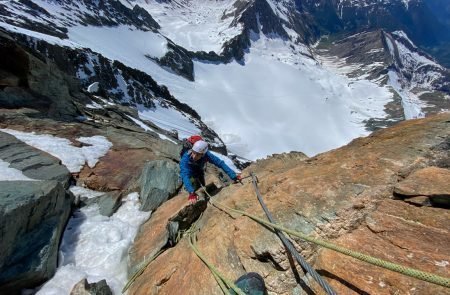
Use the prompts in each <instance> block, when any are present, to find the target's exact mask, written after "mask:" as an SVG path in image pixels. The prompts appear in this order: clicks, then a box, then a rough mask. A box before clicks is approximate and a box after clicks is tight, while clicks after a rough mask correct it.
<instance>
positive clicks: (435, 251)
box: [130, 113, 450, 294]
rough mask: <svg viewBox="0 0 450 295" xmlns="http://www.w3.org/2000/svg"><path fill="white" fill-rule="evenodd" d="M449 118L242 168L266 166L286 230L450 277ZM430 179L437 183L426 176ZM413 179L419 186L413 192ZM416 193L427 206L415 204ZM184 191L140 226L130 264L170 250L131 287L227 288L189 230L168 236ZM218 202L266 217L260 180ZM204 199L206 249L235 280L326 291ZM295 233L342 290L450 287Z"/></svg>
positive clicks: (261, 233)
mask: <svg viewBox="0 0 450 295" xmlns="http://www.w3.org/2000/svg"><path fill="white" fill-rule="evenodd" d="M449 122H450V116H449V114H448V113H445V114H440V115H437V116H431V117H430V118H428V119H420V120H410V121H406V122H403V123H399V124H397V125H395V126H393V127H389V128H387V129H384V130H380V131H378V132H375V133H373V134H372V135H370V136H368V137H366V138H359V139H356V140H354V141H353V142H351V143H350V144H349V145H347V146H345V147H342V148H339V149H337V150H334V151H330V152H327V153H324V154H320V155H318V156H316V157H313V158H307V157H305V156H303V157H302V156H298V155H297V154H286V155H282V156H277V157H269V158H268V159H265V160H259V161H257V162H256V163H254V164H252V165H251V166H250V167H248V168H247V169H246V170H244V174H247V173H249V172H250V171H253V172H255V173H256V174H257V176H258V179H259V188H260V191H261V193H262V195H263V196H264V199H265V202H266V204H267V206H268V208H269V210H270V211H271V212H272V214H273V215H274V218H275V219H276V220H277V221H278V222H279V223H281V224H283V225H285V226H286V227H288V228H291V229H294V230H298V231H301V232H302V233H305V234H308V235H311V236H313V237H316V238H321V239H325V240H330V241H332V242H333V243H336V244H338V245H342V246H344V247H348V248H351V249H353V250H356V251H360V252H363V253H367V254H369V255H373V256H376V257H379V258H382V259H385V260H389V261H392V262H395V263H399V264H402V265H405V266H409V267H414V268H418V269H421V270H424V271H429V272H433V273H436V274H438V275H441V276H448V266H447V265H448V259H449V257H450V252H448V247H447V246H446V245H448V243H449V241H450V228H449V227H448V222H447V220H448V218H449V217H450V216H449V212H448V209H445V208H448V197H449V196H450V191H449V190H448V185H447V183H449V182H450V181H449V180H450V179H449V178H448V171H449V167H450V162H449V161H450V158H449V156H450V150H449V140H450V138H449V136H448V130H450V126H449ZM431 177H433V179H436V180H438V179H439V181H436V182H430V181H428V180H429V179H430V178H431ZM419 179H420V180H419ZM411 183H416V184H418V185H417V186H416V188H414V187H411ZM419 184H420V185H419ZM418 186H420V189H418V188H417V187H418ZM409 187H411V188H409ZM419 190H420V191H419ZM419 195H420V196H421V197H422V198H424V199H427V200H428V201H429V202H428V203H426V202H415V201H412V202H411V200H410V199H411V198H414V197H417V196H419ZM184 198H185V196H184V195H183V194H182V195H179V196H176V197H174V198H172V199H170V200H169V201H167V202H166V203H164V204H163V205H162V206H161V207H160V208H158V209H157V210H156V212H155V214H154V215H153V217H152V218H151V219H150V220H149V221H148V222H147V223H146V224H144V225H143V226H142V227H141V232H140V234H139V236H138V238H137V240H136V242H135V246H134V249H133V250H132V257H134V258H133V259H132V260H131V263H132V264H131V269H135V267H137V266H138V265H139V263H140V262H142V261H143V260H144V257H145V258H148V257H150V256H151V255H152V253H153V254H154V253H156V252H157V251H159V250H160V249H163V250H165V251H164V253H163V254H161V255H160V256H158V257H157V258H156V259H155V260H154V261H153V262H151V263H150V264H149V266H148V267H147V268H146V269H145V271H144V273H143V274H142V275H141V276H140V277H139V278H137V279H136V281H135V282H134V284H133V285H132V286H131V291H130V293H131V294H141V293H142V292H146V293H150V294H174V293H177V290H180V288H181V289H183V292H184V293H185V294H221V291H220V288H219V287H218V285H217V283H216V281H215V280H214V277H213V276H212V275H211V273H210V272H209V270H208V268H206V266H205V265H204V264H203V263H202V262H201V260H200V259H199V258H198V257H197V256H196V255H195V254H194V252H193V251H192V250H191V249H190V247H189V245H188V243H187V238H186V237H184V238H182V239H181V240H179V241H178V243H177V244H176V245H175V246H168V245H169V244H166V242H167V241H168V239H169V237H170V235H171V233H170V232H171V230H170V229H171V226H170V224H171V220H174V218H175V217H176V216H177V214H182V212H184V211H186V210H188V207H187V208H186V207H185V206H186V205H184V201H183V199H184ZM439 198H440V200H439V201H440V202H436V201H437V200H438V199H439ZM442 199H444V200H446V201H445V202H444V203H443V202H442ZM213 200H214V201H215V202H220V203H223V204H225V205H227V206H229V207H232V208H237V209H240V210H244V211H246V212H250V213H252V214H256V215H258V216H260V217H263V218H264V213H263V212H262V210H261V208H260V205H259V204H258V202H257V200H256V197H255V195H254V191H253V188H252V184H251V183H245V184H244V185H233V186H228V187H225V188H223V189H222V190H221V191H220V192H219V193H218V194H216V195H215V196H214V197H213ZM445 203H446V205H444V204H445ZM198 206H202V208H203V207H205V208H206V210H205V211H204V212H203V215H202V217H201V218H200V220H199V221H198V222H197V225H198V227H199V228H200V230H199V233H198V234H197V238H198V247H199V249H200V250H201V251H202V253H203V255H204V256H205V257H207V259H208V260H209V262H211V263H213V264H214V265H215V266H216V267H217V268H218V269H219V270H220V271H221V272H222V273H223V274H224V275H225V276H226V277H227V278H229V279H236V278H238V277H239V276H241V275H242V274H244V273H246V272H258V273H259V274H261V275H262V276H263V277H264V280H265V283H266V286H267V288H268V291H269V293H270V294H292V292H294V293H295V292H297V293H299V294H302V293H303V292H313V293H320V292H321V291H320V287H319V286H318V285H317V284H316V283H315V282H314V281H313V280H312V278H311V277H310V276H308V275H305V274H304V273H303V272H302V271H301V269H300V268H298V267H297V269H296V270H295V271H293V268H292V265H291V264H290V262H289V259H288V256H287V255H286V249H285V248H284V247H283V246H282V244H281V243H280V241H279V240H278V239H277V238H276V236H275V235H274V234H273V233H272V232H271V231H270V230H268V229H267V228H264V227H262V226H260V225H258V224H257V223H255V222H254V221H252V220H250V219H248V218H246V217H244V216H230V215H228V214H227V213H225V212H222V211H220V210H218V209H217V208H215V207H214V206H211V204H207V206H206V204H204V205H200V204H199V205H198ZM199 209H200V208H197V209H196V210H199ZM189 210H194V212H196V211H195V209H194V208H192V209H189ZM177 212H179V213H177ZM192 216H193V215H192ZM192 216H191V217H192ZM194 217H195V216H194ZM188 219H189V218H185V219H184V220H188ZM194 219H195V218H194ZM186 227H187V225H186V224H185V225H184V228H186ZM292 240H293V242H294V245H295V247H296V248H297V249H298V250H299V251H300V253H302V255H304V256H305V257H306V258H307V260H308V261H309V262H310V263H312V265H313V266H314V267H315V268H316V269H317V271H318V272H319V273H320V274H321V275H322V276H323V277H324V278H325V279H326V280H327V281H328V282H329V283H330V284H331V286H332V287H333V288H334V289H335V290H336V291H337V293H338V294H392V293H398V294H402V293H405V294H406V293H409V294H445V293H446V292H447V290H446V289H445V288H443V287H439V286H436V285H432V284H429V283H426V282H422V281H419V280H416V279H412V278H409V277H406V276H403V275H400V274H397V273H394V272H391V271H387V270H384V269H381V268H378V267H375V266H371V265H367V264H365V263H363V262H359V261H356V260H354V259H351V258H348V257H346V256H343V255H341V254H337V253H334V252H332V251H331V250H325V249H319V248H318V247H317V246H314V245H311V244H309V243H307V242H304V241H301V240H299V239H297V238H293V239H292ZM296 272H298V274H296ZM305 284H306V285H307V286H309V287H305ZM144 290H145V291H144Z"/></svg>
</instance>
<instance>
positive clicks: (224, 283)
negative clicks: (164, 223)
mask: <svg viewBox="0 0 450 295" xmlns="http://www.w3.org/2000/svg"><path fill="white" fill-rule="evenodd" d="M202 215H203V213H202V214H201V215H200V217H199V218H198V219H197V221H196V222H194V223H193V224H192V225H191V227H190V228H189V230H187V231H186V232H185V233H186V234H188V235H189V238H188V241H189V246H191V248H192V250H193V251H194V253H195V254H197V256H198V258H200V260H201V261H203V263H204V264H205V265H206V266H207V267H208V268H209V270H210V271H211V273H212V274H213V276H214V278H215V279H216V281H217V283H218V284H219V286H220V288H221V289H222V291H223V293H224V294H226V295H230V294H231V293H230V292H229V291H228V290H229V289H230V288H231V289H233V291H234V292H236V294H238V295H245V293H244V292H242V290H241V289H239V288H238V287H237V286H236V285H235V284H234V283H233V282H231V281H230V280H228V279H227V278H225V277H224V276H223V275H222V274H221V273H220V272H219V271H218V270H217V268H216V267H215V266H214V265H212V264H211V263H209V262H208V260H206V258H205V257H204V256H203V254H202V252H200V250H199V249H198V248H197V245H196V242H195V241H196V232H197V223H198V221H199V220H200V218H201V216H202ZM227 287H228V288H227Z"/></svg>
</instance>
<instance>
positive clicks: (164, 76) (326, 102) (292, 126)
mask: <svg viewBox="0 0 450 295" xmlns="http://www.w3.org/2000/svg"><path fill="white" fill-rule="evenodd" d="M33 2H34V3H35V5H39V7H41V8H42V9H45V12H44V11H42V12H40V13H39V20H38V21H39V22H46V21H45V20H49V21H47V22H46V24H48V23H50V22H51V21H50V20H54V19H56V20H57V21H56V22H55V23H57V24H58V25H65V26H66V28H67V30H66V31H65V33H64V34H65V36H67V37H68V41H64V44H65V45H66V46H70V47H72V48H81V47H85V48H90V49H91V50H92V51H94V52H97V53H100V54H101V55H102V56H104V57H106V58H108V59H110V60H117V61H120V62H121V63H123V64H125V65H127V66H128V67H131V68H135V69H138V70H140V71H142V72H144V73H147V74H148V75H150V76H151V77H152V78H153V79H154V80H155V81H156V82H158V84H160V85H164V86H166V87H167V88H168V90H169V91H170V93H171V94H172V95H174V96H175V97H176V98H177V99H178V100H180V101H182V102H184V103H186V104H188V105H190V106H191V107H193V108H194V109H195V110H196V111H197V112H198V113H199V114H200V116H201V117H202V119H203V120H204V121H205V122H206V123H207V124H208V125H209V126H210V127H212V128H213V129H214V130H215V131H216V132H218V134H219V136H220V137H221V138H222V139H223V140H224V141H225V143H226V144H227V145H228V147H229V149H230V150H231V151H232V152H233V153H236V154H239V155H242V156H244V157H247V158H250V159H256V158H260V157H264V156H266V155H268V154H271V153H279V152H285V151H290V150H300V151H303V152H305V153H307V154H308V155H314V154H316V153H319V152H323V151H326V150H329V149H332V148H335V147H338V146H340V145H343V144H345V143H347V142H348V141H350V140H351V139H353V138H355V137H357V136H361V135H365V134H368V131H367V130H366V122H367V121H368V120H370V119H371V118H374V117H376V118H379V119H383V118H386V117H387V114H386V113H385V105H386V104H388V103H389V102H391V101H392V100H393V98H394V95H393V93H392V92H391V90H390V87H388V86H386V85H379V83H376V81H369V80H362V79H358V80H355V79H351V78H348V77H347V76H345V75H344V74H342V73H337V72H336V71H333V70H330V69H328V67H327V66H324V65H321V64H320V63H318V62H317V61H316V60H315V59H313V58H312V56H311V53H310V50H309V48H308V46H307V45H306V44H302V43H299V41H300V40H304V39H305V38H304V36H302V35H301V33H302V32H304V31H302V30H301V29H300V28H299V26H300V24H299V23H297V22H295V21H293V20H292V18H293V16H294V15H296V14H295V13H298V12H296V11H294V8H295V3H294V2H293V1H282V2H275V1H268V2H265V1H262V0H258V1H253V2H248V3H247V2H246V3H243V2H239V1H231V0H224V1H206V0H198V1H197V0H196V1H170V2H162V1H153V0H148V1H144V0H139V1H131V0H129V1H125V0H122V1H121V5H120V6H119V5H118V4H117V3H116V4H115V5H113V6H111V5H106V8H105V7H104V6H102V5H97V6H95V3H96V2H95V1H93V2H92V3H91V2H89V1H81V2H80V3H83V5H81V4H79V1H71V2H67V3H66V2H65V1H58V2H54V1H51V2H47V1H33ZM88 2H89V3H90V4H89V5H87V4H86V3H88ZM68 3H70V4H68ZM101 3H103V2H101ZM135 4H138V5H140V6H135ZM1 5H3V6H4V7H6V10H7V11H8V13H12V11H13V10H14V13H15V14H16V18H17V16H20V18H21V19H22V20H24V19H28V20H29V22H31V21H32V20H34V19H33V18H36V17H35V16H34V13H32V12H30V11H27V10H26V9H24V8H23V6H22V8H21V7H19V6H18V4H13V2H12V1H6V2H4V3H2V4H1ZM92 5H94V6H92ZM77 6H79V9H77ZM86 7H88V8H89V7H94V8H95V9H96V10H95V11H96V13H97V14H99V15H100V16H102V15H103V14H105V13H106V12H107V13H106V16H105V17H104V18H102V17H100V18H98V16H97V17H96V18H95V22H94V24H89V22H86V21H84V22H77V21H76V17H77V16H83V17H84V19H86V16H85V15H86V14H85V13H89V12H86V9H85V8H86ZM111 7H112V8H115V10H114V9H112V8H111ZM117 7H120V9H118V8H117ZM138 7H142V8H143V10H144V11H145V12H148V16H147V18H148V19H153V18H154V19H155V20H156V21H157V24H153V25H152V26H150V22H148V23H147V22H146V23H145V24H140V23H139V22H134V21H128V20H134V19H135V18H136V17H134V16H133V14H132V13H131V12H132V11H136V10H137V11H139V12H140V14H141V15H143V14H145V13H143V12H142V10H141V9H139V8H138ZM69 8H70V10H71V12H70V13H69V14H68V16H66V14H64V15H63V14H62V13H61V12H62V10H64V11H66V10H67V9H69ZM107 8H108V9H107ZM288 8H290V9H288ZM257 9H264V13H263V12H258V10H257ZM77 10H79V11H80V12H77ZM88 10H89V9H88ZM269 10H270V11H269ZM120 11H122V13H125V12H126V15H127V17H126V18H123V17H118V15H121V14H120V13H119V12H120ZM116 12H117V13H116ZM87 19H89V18H87ZM106 20H108V22H109V23H106ZM7 23H8V24H7ZM24 23H25V22H22V23H21V22H12V21H11V17H8V16H5V14H3V16H2V18H1V22H0V26H2V27H4V28H6V29H8V30H13V29H14V28H12V27H11V25H12V24H15V25H19V26H22V25H23V24H24ZM271 24H273V25H274V26H278V27H279V28H278V29H277V30H271V29H270V28H269V27H268V26H270V25H271ZM105 25H108V26H105ZM149 29H151V30H149ZM303 29H304V27H303ZM22 32H24V33H25V34H30V35H31V34H34V33H31V32H30V31H22ZM243 34H248V35H246V36H247V37H248V38H249V40H250V45H249V47H248V48H247V49H246V51H245V52H246V53H245V56H244V58H243V59H242V60H240V61H238V62H236V61H232V62H230V63H227V64H223V63H220V62H205V61H204V60H197V59H196V58H193V57H194V55H190V53H189V52H185V53H186V56H187V59H188V60H189V62H192V67H193V71H192V73H193V78H194V81H189V80H187V79H185V78H183V77H181V76H180V75H178V74H177V73H176V72H175V71H174V70H173V69H170V68H167V67H165V66H161V63H159V62H158V61H159V60H160V59H162V58H163V57H164V56H165V55H167V54H168V52H169V51H170V50H168V46H169V45H170V44H176V45H177V46H182V47H185V48H186V49H188V50H191V51H214V52H216V53H220V52H221V50H222V49H223V48H224V47H223V46H224V44H225V43H227V42H228V41H230V40H232V39H233V40H236V38H239V36H243ZM35 36H36V35H35ZM37 37H38V38H46V37H44V36H43V35H39V36H37ZM52 42H55V41H54V40H53V41H52ZM170 46H172V45H170ZM243 48H244V49H245V48H246V47H245V46H244V47H243ZM189 55H190V56H191V57H189ZM191 59H192V61H191ZM80 78H82V77H81V76H80ZM91 82H92V81H91ZM126 83H127V81H124V84H123V85H122V86H123V87H122V88H123V89H124V88H126V87H127V86H126V85H127V84H126ZM156 113H157V112H155V114H156ZM139 114H140V116H141V118H140V119H143V118H144V115H143V114H144V112H139ZM136 119H138V118H136ZM145 119H149V120H154V121H153V123H154V124H157V122H158V116H157V115H155V116H153V117H146V118H145ZM165 123H166V124H167V121H166V122H165ZM183 135H184V136H186V135H187V134H183Z"/></svg>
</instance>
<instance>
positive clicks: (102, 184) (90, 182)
mask: <svg viewBox="0 0 450 295" xmlns="http://www.w3.org/2000/svg"><path fill="white" fill-rule="evenodd" d="M154 159H155V156H154V155H153V154H151V153H150V152H149V151H148V150H145V149H128V150H119V151H117V150H110V151H109V152H108V153H107V154H106V155H105V156H104V157H102V158H101V161H99V162H98V163H97V164H96V165H95V167H94V168H90V167H89V166H87V165H86V166H84V168H83V170H81V172H80V174H79V179H80V181H81V182H83V183H84V184H85V185H87V186H88V187H89V188H91V189H94V190H97V191H111V190H125V189H127V188H128V187H129V186H130V185H131V184H132V183H134V182H136V181H137V180H138V179H139V177H140V175H141V172H142V168H143V167H144V164H145V161H146V160H154Z"/></svg>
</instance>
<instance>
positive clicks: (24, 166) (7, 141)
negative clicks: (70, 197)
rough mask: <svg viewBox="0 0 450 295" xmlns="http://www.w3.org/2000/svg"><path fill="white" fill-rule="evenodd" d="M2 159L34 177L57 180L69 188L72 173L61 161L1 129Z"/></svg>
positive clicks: (0, 153) (0, 154) (0, 151)
mask: <svg viewBox="0 0 450 295" xmlns="http://www.w3.org/2000/svg"><path fill="white" fill-rule="evenodd" d="M0 159H2V160H3V161H5V162H9V163H10V165H9V167H11V168H14V169H17V170H20V171H22V173H23V174H24V175H25V176H27V177H29V178H32V179H37V180H56V181H59V182H61V184H62V185H63V187H65V188H68V187H69V182H70V179H71V174H70V172H69V170H67V168H66V166H64V165H62V164H61V161H60V160H59V159H57V158H55V157H53V156H51V155H49V154H47V153H45V152H43V151H41V150H38V149H36V148H34V147H31V146H29V145H27V144H25V143H23V142H22V141H20V140H18V139H17V138H16V137H14V136H12V135H10V134H8V133H4V132H1V131H0Z"/></svg>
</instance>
